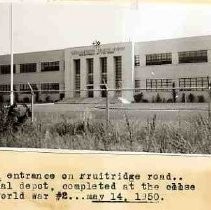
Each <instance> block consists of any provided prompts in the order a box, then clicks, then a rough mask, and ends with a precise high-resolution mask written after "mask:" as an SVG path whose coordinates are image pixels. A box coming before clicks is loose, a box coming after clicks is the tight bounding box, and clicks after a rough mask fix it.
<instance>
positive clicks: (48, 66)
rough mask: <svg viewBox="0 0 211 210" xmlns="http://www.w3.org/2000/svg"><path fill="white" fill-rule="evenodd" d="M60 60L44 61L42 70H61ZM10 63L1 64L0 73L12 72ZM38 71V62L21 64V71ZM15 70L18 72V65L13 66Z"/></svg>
mask: <svg viewBox="0 0 211 210" xmlns="http://www.w3.org/2000/svg"><path fill="white" fill-rule="evenodd" d="M59 69H60V68H59V61H55V62H42V63H41V72H45V71H59ZM10 71H11V70H10V65H0V74H10ZM36 71H37V64H36V63H24V64H20V73H31V72H36ZM13 72H14V73H16V65H14V67H13Z"/></svg>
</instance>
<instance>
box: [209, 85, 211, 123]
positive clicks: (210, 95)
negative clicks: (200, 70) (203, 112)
mask: <svg viewBox="0 0 211 210" xmlns="http://www.w3.org/2000/svg"><path fill="white" fill-rule="evenodd" d="M210 85H211V84H209V87H208V118H209V119H210V117H211V113H210V102H211V98H210V97H211V92H210Z"/></svg>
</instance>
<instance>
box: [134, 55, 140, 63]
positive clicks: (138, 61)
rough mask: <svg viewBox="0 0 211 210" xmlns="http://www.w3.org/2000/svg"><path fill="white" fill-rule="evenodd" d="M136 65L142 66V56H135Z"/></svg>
mask: <svg viewBox="0 0 211 210" xmlns="http://www.w3.org/2000/svg"><path fill="white" fill-rule="evenodd" d="M134 65H135V66H140V56H139V55H135V56H134Z"/></svg>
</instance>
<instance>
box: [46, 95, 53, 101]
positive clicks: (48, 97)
mask: <svg viewBox="0 0 211 210" xmlns="http://www.w3.org/2000/svg"><path fill="white" fill-rule="evenodd" d="M45 101H46V102H48V103H51V102H53V101H52V100H51V97H50V96H47V97H46V98H45Z"/></svg>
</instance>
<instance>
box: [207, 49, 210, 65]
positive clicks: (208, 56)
mask: <svg viewBox="0 0 211 210" xmlns="http://www.w3.org/2000/svg"><path fill="white" fill-rule="evenodd" d="M207 59H208V62H209V63H211V50H208V51H207Z"/></svg>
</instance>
